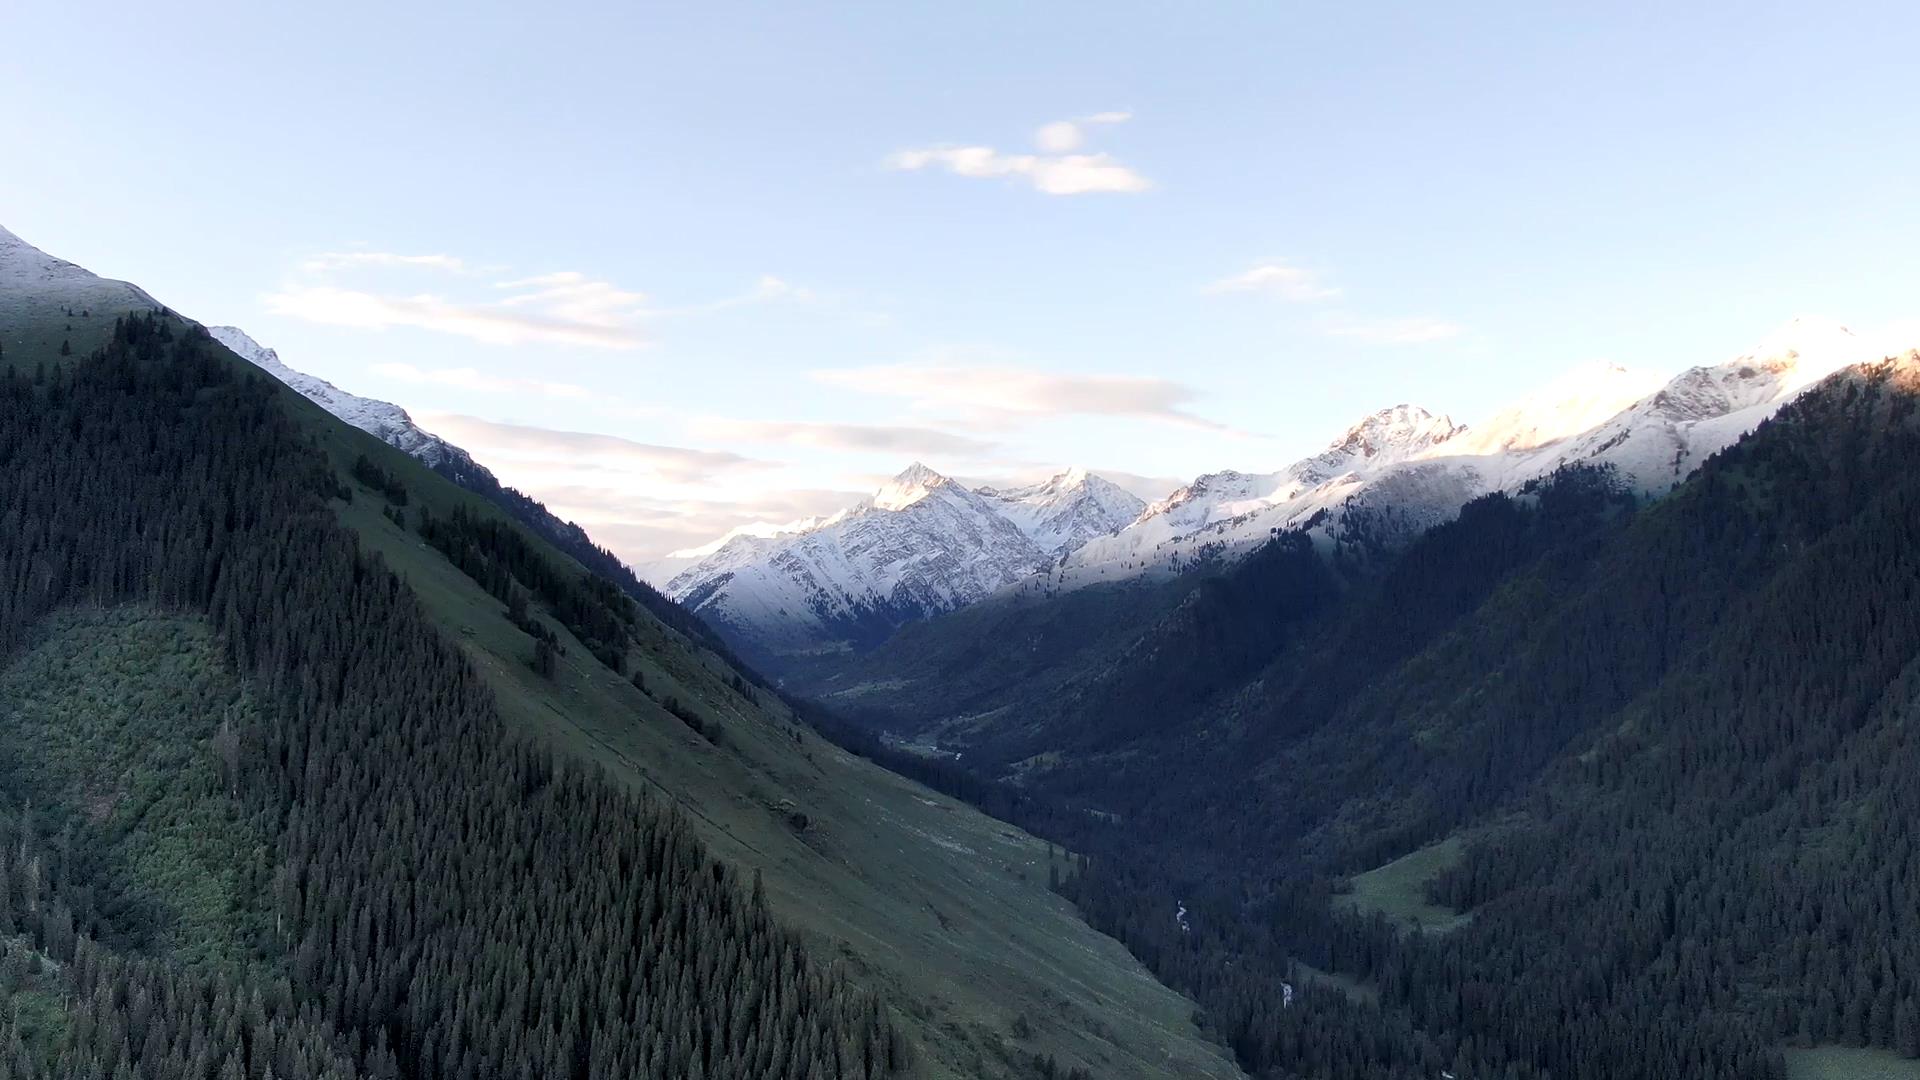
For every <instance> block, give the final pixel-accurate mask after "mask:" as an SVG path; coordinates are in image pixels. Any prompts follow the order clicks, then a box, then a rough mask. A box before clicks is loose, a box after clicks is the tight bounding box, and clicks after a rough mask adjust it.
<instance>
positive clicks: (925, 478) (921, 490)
mask: <svg viewBox="0 0 1920 1080" xmlns="http://www.w3.org/2000/svg"><path fill="white" fill-rule="evenodd" d="M951 483H953V481H951V480H949V479H947V478H946V477H944V476H942V475H940V474H939V473H937V472H934V471H933V470H932V469H929V468H927V467H926V466H925V465H922V464H921V463H919V462H917V461H916V462H914V463H913V464H912V465H909V466H907V467H906V468H905V469H903V470H901V472H900V474H899V475H898V476H895V477H894V478H893V479H891V480H889V481H887V482H886V483H885V484H884V485H882V486H881V488H880V490H879V491H876V492H874V494H873V499H872V503H873V506H874V507H875V508H877V509H880V510H905V509H906V508H907V507H909V506H912V505H913V504H914V503H917V502H919V501H920V500H921V499H924V498H926V497H927V496H928V495H931V494H933V492H934V491H935V490H936V489H938V488H941V487H944V486H946V485H948V484H951Z"/></svg>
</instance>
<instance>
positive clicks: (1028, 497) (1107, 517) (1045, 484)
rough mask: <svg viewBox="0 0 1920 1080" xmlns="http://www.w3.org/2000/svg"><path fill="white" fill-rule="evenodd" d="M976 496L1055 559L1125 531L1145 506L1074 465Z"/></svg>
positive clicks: (1100, 478)
mask: <svg viewBox="0 0 1920 1080" xmlns="http://www.w3.org/2000/svg"><path fill="white" fill-rule="evenodd" d="M976 494H978V495H979V496H980V497H981V498H983V499H986V500H987V502H988V503H989V504H991V505H992V506H993V508H994V509H995V510H998V511H999V512H1000V515H1001V516H1002V517H1005V518H1006V519H1007V520H1008V521H1011V522H1013V524H1014V526H1015V527H1016V528H1018V529H1019V530H1020V531H1021V532H1023V533H1025V534H1026V536H1027V539H1029V540H1032V541H1033V542H1034V543H1035V544H1036V545H1038V546H1039V547H1040V549H1041V550H1042V551H1045V552H1047V553H1048V554H1049V555H1052V556H1054V557H1056V558H1057V557H1060V556H1063V555H1066V554H1067V553H1068V552H1070V551H1073V550H1075V549H1077V548H1079V547H1081V546H1083V545H1085V544H1086V543H1087V542H1088V541H1090V540H1093V539H1095V538H1096V537H1101V536H1106V535H1108V534H1109V533H1115V532H1118V531H1120V530H1121V529H1124V528H1126V527H1127V526H1128V525H1130V524H1132V523H1133V521H1134V519H1136V518H1138V517H1139V516H1140V515H1141V513H1142V512H1144V511H1145V510H1146V508H1147V504H1146V501H1145V500H1144V499H1141V498H1140V497H1139V496H1138V495H1135V494H1133V493H1132V492H1130V491H1127V490H1125V489H1123V488H1121V487H1120V486H1118V485H1117V484H1114V483H1113V482H1112V481H1110V480H1107V479H1104V478H1102V477H1099V476H1094V475H1093V474H1091V473H1089V472H1087V471H1086V470H1085V469H1082V468H1079V467H1077V466H1076V467H1074V468H1071V469H1068V470H1067V471H1065V472H1063V473H1060V474H1059V475H1057V476H1053V477H1050V478H1048V479H1046V480H1043V481H1041V482H1040V483H1038V484H1029V485H1027V486H1026V487H1017V488H1003V489H995V488H991V487H983V488H978V489H976Z"/></svg>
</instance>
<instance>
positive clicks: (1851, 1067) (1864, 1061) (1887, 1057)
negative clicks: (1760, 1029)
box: [1787, 1046, 1920, 1080]
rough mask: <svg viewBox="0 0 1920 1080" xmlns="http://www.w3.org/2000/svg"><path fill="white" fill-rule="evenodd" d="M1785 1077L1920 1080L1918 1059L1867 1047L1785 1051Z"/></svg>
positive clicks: (1796, 1079)
mask: <svg viewBox="0 0 1920 1080" xmlns="http://www.w3.org/2000/svg"><path fill="white" fill-rule="evenodd" d="M1787 1080H1920V1061H1916V1060H1914V1059H1912V1058H1904V1057H1901V1056H1900V1055H1899V1054H1896V1053H1894V1052H1893V1051H1891V1050H1876V1049H1873V1048H1871V1047H1866V1048H1860V1047H1849V1046H1821V1047H1815V1048H1814V1049H1811V1050H1788V1051H1787Z"/></svg>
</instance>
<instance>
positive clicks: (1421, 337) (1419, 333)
mask: <svg viewBox="0 0 1920 1080" xmlns="http://www.w3.org/2000/svg"><path fill="white" fill-rule="evenodd" d="M1326 332H1327V334H1328V335H1329V336H1332V337H1341V338H1352V339H1354V340H1355V341H1363V342H1366V343H1367V344H1369V345H1424V344H1427V343H1428V342H1434V341H1445V340H1446V339H1448V338H1455V337H1459V336H1460V335H1461V334H1463V333H1465V332H1466V327H1463V326H1460V325H1459V324H1457V323H1450V322H1446V321H1443V320H1441V319H1422V318H1411V319H1353V318H1348V317H1345V316H1342V317H1340V318H1339V319H1336V320H1334V321H1332V322H1329V323H1328V324H1327V326H1326Z"/></svg>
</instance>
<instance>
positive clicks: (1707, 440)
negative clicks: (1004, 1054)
mask: <svg viewBox="0 0 1920 1080" xmlns="http://www.w3.org/2000/svg"><path fill="white" fill-rule="evenodd" d="M1874 355H1877V351H1876V349H1875V348H1874V345H1873V344H1872V343H1868V342H1863V341H1861V340H1860V339H1859V338H1858V337H1857V336H1855V335H1854V334H1853V333H1852V332H1851V331H1849V330H1847V329H1846V328H1844V327H1841V326H1837V325H1833V324H1829V323H1823V322H1820V321H1818V320H1811V319H1796V320H1793V321H1792V322H1790V323H1788V324H1787V325H1785V326H1783V327H1782V328H1781V329H1780V330H1778V331H1777V332H1775V333H1774V334H1772V335H1770V336H1769V337H1768V338H1767V339H1765V340H1764V341H1763V342H1761V343H1760V344H1759V345H1757V346H1756V347H1754V348H1752V349H1750V350H1748V351H1746V352H1744V353H1742V354H1741V355H1739V356H1736V357H1735V358H1733V359H1732V360H1729V361H1726V362H1724V363H1720V364H1715V365H1710V366H1703V367H1696V368H1692V369H1690V370H1688V371H1685V372H1682V373H1681V374H1680V375H1678V376H1675V377H1673V378H1671V379H1665V380H1663V379H1660V378H1657V377H1653V376H1649V375H1647V374H1645V373H1639V372H1634V371H1631V370H1629V369H1626V368H1624V367H1621V366H1619V365H1615V364H1593V365H1588V366H1585V367H1581V368H1577V369H1575V370H1573V371H1570V372H1568V373H1567V374H1565V375H1563V376H1561V377H1560V378H1558V379H1555V380H1553V381H1552V382H1550V383H1549V384H1547V385H1546V386H1543V387H1541V388H1539V389H1538V390H1536V391H1534V392H1532V393H1530V394H1528V395H1526V396H1524V397H1522V398H1520V399H1519V400H1517V401H1515V402H1514V403H1513V404H1511V405H1508V406H1507V407H1505V408H1503V409H1501V410H1499V411H1497V412H1496V413H1495V414H1494V415H1492V416H1491V417H1489V418H1488V419H1487V420H1486V421H1485V422H1483V423H1481V424H1478V425H1474V426H1472V427H1467V426H1462V425H1459V424H1456V423H1454V422H1453V421H1452V420H1451V419H1449V418H1448V417H1446V416H1442V415H1437V414H1434V413H1432V412H1429V411H1428V410H1426V409H1423V408H1421V407H1419V406H1417V405H1408V404H1402V405H1397V406H1394V407H1392V408H1387V409H1382V410H1380V411H1378V412H1376V413H1373V414H1371V415H1369V416H1366V417H1363V418H1362V419H1361V420H1360V421H1359V422H1357V423H1355V424H1354V425H1353V426H1351V427H1350V428H1348V429H1347V430H1346V431H1345V432H1344V433H1342V434H1341V435H1340V436H1339V437H1338V438H1336V439H1334V440H1333V441H1332V442H1330V443H1329V444H1328V445H1327V447H1326V448H1325V449H1323V450H1321V451H1320V452H1318V453H1316V454H1313V455H1311V456H1309V457H1306V458H1303V459H1301V460H1299V461H1296V462H1294V463H1292V464H1291V465H1288V466H1286V467H1285V468H1283V469H1280V470H1278V471H1276V472H1271V473H1243V472H1236V471H1221V472H1214V473H1208V474H1205V475H1203V476H1200V477H1198V478H1196V479H1195V480H1194V481H1193V482H1192V483H1190V484H1188V485H1186V486H1185V487H1182V488H1181V489H1179V490H1178V491H1175V492H1174V493H1173V494H1171V495H1169V496H1167V497H1166V498H1164V499H1161V500H1159V501H1158V502H1155V503H1153V504H1151V505H1148V506H1144V507H1143V506H1142V505H1141V504H1140V502H1139V501H1138V500H1137V499H1134V498H1133V497H1131V496H1130V495H1128V494H1127V493H1125V492H1123V491H1121V490H1120V489H1119V488H1117V487H1115V486H1114V485H1112V484H1110V483H1108V482H1106V481H1104V480H1101V479H1100V478H1099V477H1095V476H1091V475H1089V474H1087V473H1086V472H1085V471H1084V470H1078V469H1075V470H1069V471H1067V472H1064V473H1062V474H1060V475H1058V476H1055V477H1053V478H1052V479H1050V480H1048V481H1046V482H1044V483H1041V484H1036V485H1032V486H1030V487H1023V488H1017V489H1009V490H995V489H992V488H981V489H979V490H976V491H970V492H969V491H967V490H966V489H964V488H963V487H961V486H958V485H955V486H952V487H951V488H941V485H940V483H939V481H942V480H944V478H939V477H937V474H933V473H931V471H930V470H926V469H925V468H924V466H915V467H914V468H913V469H909V470H908V471H907V472H905V473H902V474H901V476H900V477H898V478H896V479H895V480H894V481H893V482H892V483H891V484H889V485H888V487H887V488H886V489H884V490H883V491H881V492H880V493H878V494H876V496H875V497H874V498H873V499H870V500H868V501H867V502H865V503H863V504H861V505H860V506H857V507H854V508H852V509H850V510H847V511H843V512H842V513H840V514H836V515H834V516H833V517H831V518H826V519H821V520H815V521H808V522H801V523H797V524H795V525H793V526H790V527H786V528H783V529H775V530H762V529H749V530H739V531H736V532H735V533H732V534H729V535H728V536H727V537H723V538H721V540H719V541H716V542H715V543H713V544H711V545H708V546H707V547H705V548H701V549H696V550H693V551H689V552H684V553H681V554H680V556H679V557H678V558H677V559H675V560H670V561H669V562H668V563H665V564H662V567H666V569H661V568H656V569H655V570H654V572H653V574H652V575H650V576H654V577H655V580H662V579H664V580H665V589H666V591H667V592H668V593H669V594H670V595H672V596H674V597H676V598H678V599H680V600H681V601H683V602H684V603H686V604H687V605H688V606H690V607H692V608H694V609H695V610H697V611H698V612H700V613H701V614H702V615H703V616H704V617H706V618H708V619H710V620H711V621H712V622H713V623H714V624H715V626H716V628H717V629H718V630H719V631H720V632H721V633H722V634H723V635H724V636H726V637H727V638H728V639H729V640H731V641H734V642H735V643H737V644H740V645H741V647H743V648H746V649H748V650H749V651H750V652H751V653H752V654H753V655H755V656H756V657H758V658H760V660H761V662H763V663H765V664H767V665H768V666H770V667H771V668H775V669H777V670H778V671H779V673H780V674H782V675H783V676H799V677H802V678H803V681H804V682H805V683H806V684H807V685H808V686H809V687H810V688H811V689H815V690H818V689H824V688H825V687H826V686H827V684H828V682H830V681H831V680H832V679H833V675H834V672H833V669H834V667H835V666H836V662H835V661H833V660H832V659H831V654H832V652H833V650H835V649H837V648H839V647H841V646H845V645H849V644H850V645H852V646H854V647H855V650H856V651H859V650H862V649H866V648H871V647H872V646H874V645H877V644H878V643H879V642H881V641H884V640H886V638H887V637H888V636H889V635H890V634H892V633H893V632H894V631H895V630H896V629H897V628H899V627H901V626H905V625H908V624H911V623H913V622H915V621H917V620H921V619H924V618H927V617H929V616H932V615H937V614H940V613H943V612H947V611H952V610H955V609H957V608H960V607H965V606H967V605H970V604H974V603H978V602H980V601H981V600H983V599H985V598H987V597H988V596H992V595H995V594H997V593H1000V592H1003V591H1004V592H1012V593H1017V594H1022V595H1028V596H1046V595H1051V594H1055V593H1058V592H1059V591H1061V590H1068V589H1075V588H1083V587H1087V586H1092V585H1099V584H1103V583H1104V584H1114V583H1124V582H1128V581H1133V580H1137V579H1142V578H1154V579H1161V578H1166V577H1171V576H1178V575H1180V574H1183V573H1187V572H1190V571H1193V570H1195V569H1198V568H1205V567H1213V566H1219V565H1224V564H1227V563H1231V562H1234V561H1236V560H1239V559H1242V558H1245V557H1246V556H1247V555H1248V554H1249V553H1251V552H1252V551H1254V550H1255V549H1257V548H1259V547H1260V546H1261V545H1263V544H1266V543H1267V542H1269V541H1270V540H1271V539H1272V538H1274V537H1275V536H1278V535H1280V534H1282V533H1285V532H1288V531H1291V530H1295V529H1308V530H1310V531H1311V532H1312V535H1313V537H1314V540H1315V543H1316V544H1319V545H1321V546H1322V547H1326V548H1345V549H1349V550H1352V551H1355V552H1370V553H1373V554H1376V555H1377V554H1379V553H1380V552H1383V551H1386V550H1389V549H1392V548H1396V547H1400V546H1404V545H1405V544H1407V543H1409V542H1411V541H1412V540H1413V539H1414V538H1415V537H1417V536H1419V535H1420V534H1421V533H1423V532H1425V531H1426V530H1428V529H1431V528H1432V527H1434V526H1435V525H1438V524H1440V523H1442V522H1445V521H1447V520H1450V519H1451V518H1452V517H1453V516H1454V515H1455V514H1457V513H1458V512H1459V511H1460V508H1461V507H1462V506H1464V505H1466V504H1467V503H1468V502H1470V501H1471V500H1473V499H1475V498H1477V497H1479V496H1481V495H1485V494H1487V493H1489V492H1494V491H1508V492H1513V491H1518V490H1520V489H1521V488H1523V487H1525V486H1526V485H1528V484H1530V483H1534V482H1536V481H1538V480H1540V479H1541V478H1543V477H1546V476H1549V475H1551V474H1553V473H1554V472H1555V471H1557V470H1561V469H1565V468H1569V467H1573V466H1580V465H1588V466H1595V467H1600V468H1604V469H1605V470H1607V471H1608V472H1609V474H1610V475H1611V476H1612V477H1613V482H1614V483H1615V484H1616V485H1617V486H1618V487H1619V489H1620V490H1622V491H1627V492H1632V493H1634V494H1636V495H1639V496H1641V497H1649V496H1657V495H1660V494H1662V493H1664V492H1666V491H1669V490H1671V489H1672V488H1673V487H1674V485H1675V484H1677V483H1679V482H1680V481H1682V480H1684V479H1685V478H1686V476H1687V475H1688V474H1689V473H1691V472H1692V471H1693V470H1694V469H1696V468H1698V467H1699V465H1700V463H1701V462H1702V461H1704V460H1706V459H1707V458H1708V457H1710V456H1711V455H1712V454H1713V453H1714V452H1716V451H1718V450H1720V449H1722V448H1724V447H1726V446H1728V445H1731V444H1732V443H1733V442H1734V441H1735V440H1737V439H1738V438H1739V437H1740V436H1741V435H1742V434H1744V433H1745V432H1747V431H1750V430H1752V429H1753V428H1754V427H1755V426H1756V425H1758V424H1759V423H1760V422H1761V421H1763V420H1765V419H1766V418H1767V417H1768V416H1770V415H1772V414H1773V412H1774V411H1776V410H1777V409H1779V408H1780V407H1781V406H1782V405H1784V404H1785V403H1786V402H1788V401H1791V400H1792V399H1793V398H1794V397H1795V396H1796V395H1797V394H1799V393H1801V392H1802V391H1804V390H1805V389H1806V388H1807V387H1809V386H1811V385H1813V384H1814V383H1815V382H1817V381H1818V380H1820V379H1821V378H1823V377H1825V376H1826V375H1828V374H1831V373H1832V372H1833V371H1835V370H1838V369H1839V368H1841V367H1843V366H1846V365H1848V364H1853V363H1858V362H1861V361H1863V360H1865V359H1868V358H1870V357H1872V356H1874ZM949 483H950V482H949ZM936 488H940V489H941V490H944V491H945V492H946V494H947V496H948V497H949V500H943V501H941V502H939V503H937V504H935V505H939V506H941V507H945V508H947V509H948V510H949V511H952V512H950V513H947V514H944V515H942V514H934V513H930V512H927V511H924V510H923V511H919V512H915V513H910V514H903V513H902V512H903V511H907V510H908V509H909V508H910V507H912V506H913V505H914V504H915V502H916V501H917V500H918V499H920V498H921V497H923V495H924V493H925V492H927V491H932V490H935V489H936ZM963 503H964V505H965V509H964V510H963V511H962V510H959V509H957V508H958V507H959V506H960V505H961V504H963ZM983 504H984V506H985V508H986V509H987V510H988V511H990V512H991V513H992V514H994V515H996V516H997V517H999V518H1000V519H1003V520H1004V521H1005V522H1006V523H1008V524H1010V525H1012V526H1013V529H1012V530H1011V531H1009V530H1007V529H1000V528H989V527H983V525H982V521H983V518H982V516H981V515H982V505H983ZM1014 532H1017V533H1019V534H1020V537H1023V538H1024V539H1025V540H1026V541H1027V543H1025V544H1022V543H1020V541H1019V538H1016V537H1015V536H1014V535H1013V533H1014ZM822 650H826V651H825V652H823V651H822ZM819 657H827V659H826V660H825V661H823V662H816V658H819ZM802 667H805V668H807V669H809V670H808V671H806V672H804V673H803V672H802V671H801V670H800V669H801V668H802ZM823 680H825V681H823Z"/></svg>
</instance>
